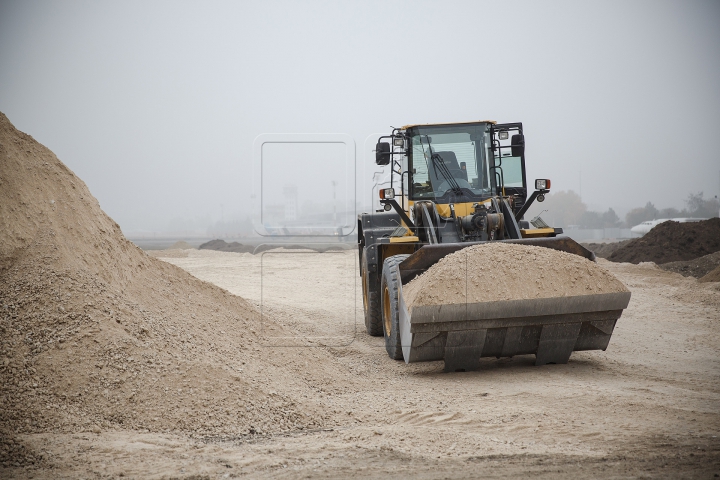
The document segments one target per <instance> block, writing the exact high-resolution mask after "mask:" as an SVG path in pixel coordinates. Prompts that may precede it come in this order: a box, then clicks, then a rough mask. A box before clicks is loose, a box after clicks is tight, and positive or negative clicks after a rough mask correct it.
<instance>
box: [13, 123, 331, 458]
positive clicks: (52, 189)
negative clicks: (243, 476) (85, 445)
mask: <svg viewBox="0 0 720 480" xmlns="http://www.w3.org/2000/svg"><path fill="white" fill-rule="evenodd" d="M0 219H1V224H0V405H2V407H1V408H0V440H1V441H0V463H3V464H7V463H8V462H10V463H11V464H14V462H18V463H19V464H22V463H23V462H34V461H37V460H38V459H37V454H32V453H27V452H26V453H27V454H23V453H22V452H23V449H22V446H21V445H19V444H18V443H17V442H15V443H14V442H13V440H12V439H11V438H12V437H13V436H14V435H15V434H18V433H32V432H46V431H52V432H78V431H101V430H105V429H116V428H121V429H135V430H143V429H146V430H149V431H182V432H186V433H190V434H241V433H248V432H250V433H253V432H258V431H262V432H272V431H282V430H287V429H297V428H307V427H310V426H313V425H317V424H318V422H321V421H322V419H323V417H324V416H323V415H322V414H318V413H317V412H312V411H308V409H305V410H303V409H302V408H300V407H299V406H298V405H297V404H296V399H295V398H292V397H290V396H286V395H283V394H281V393H275V392H274V391H273V390H274V389H272V388H271V385H270V382H269V381H268V380H267V379H268V377H269V376H272V378H273V380H274V381H277V382H279V383H284V384H285V385H293V384H294V382H296V383H297V382H298V381H301V380H297V379H296V378H295V376H294V375H293V373H292V372H284V371H282V370H280V369H275V370H272V365H269V364H268V362H267V360H266V358H267V355H269V354H270V353H266V352H265V351H264V350H263V349H262V348H261V343H260V341H259V340H258V335H257V334H256V333H255V329H257V328H258V326H259V325H258V323H259V322H258V318H257V316H256V312H255V310H254V308H253V307H251V306H250V305H249V304H248V303H247V302H245V301H244V300H243V299H241V298H239V297H236V296H233V295H230V294H229V293H227V292H226V291H224V290H222V289H220V288H218V287H215V286H213V285H210V284H207V283H204V282H202V281H200V280H198V279H196V278H194V277H192V276H190V275H189V274H187V273H186V272H184V271H183V270H181V269H179V268H177V267H175V266H173V265H170V264H168V263H165V262H162V261H159V260H156V259H154V258H151V257H149V256H148V255H146V254H145V253H144V252H143V251H142V250H140V249H139V248H137V247H136V246H134V245H133V244H132V243H131V242H129V241H128V240H126V239H125V238H124V237H123V235H122V233H121V231H120V228H119V227H118V225H117V224H116V223H115V222H114V221H113V220H112V219H111V218H110V217H108V216H107V215H106V214H105V213H104V212H103V211H102V210H101V209H100V206H99V205H98V202H97V200H96V199H95V198H94V197H93V196H92V195H91V194H90V192H89V191H88V189H87V187H86V186H85V184H84V183H83V182H82V181H81V180H80V179H79V178H77V177H76V176H75V175H74V174H73V173H72V172H71V171H70V170H69V169H68V168H67V167H66V166H65V165H64V164H63V163H62V162H60V160H58V159H57V157H55V155H54V154H53V153H52V152H51V151H49V150H48V149H47V148H45V147H44V146H42V145H40V144H39V143H38V142H36V141H35V140H34V139H33V138H32V137H30V136H29V135H26V134H24V133H22V132H20V131H18V130H16V129H15V127H14V126H13V125H12V124H11V123H10V121H9V120H8V119H7V117H5V116H4V115H3V114H2V113H0ZM264 328H266V329H267V328H273V326H272V325H265V327H264ZM286 391H287V389H286ZM33 455H35V456H33Z"/></svg>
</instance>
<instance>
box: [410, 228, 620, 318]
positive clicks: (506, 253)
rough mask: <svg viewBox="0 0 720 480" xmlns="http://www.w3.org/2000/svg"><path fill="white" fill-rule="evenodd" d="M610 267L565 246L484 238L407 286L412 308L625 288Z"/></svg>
mask: <svg viewBox="0 0 720 480" xmlns="http://www.w3.org/2000/svg"><path fill="white" fill-rule="evenodd" d="M627 291H628V290H627V288H625V286H624V285H623V284H622V283H621V282H620V281H619V280H618V279H616V278H615V277H614V276H613V275H612V274H611V273H610V272H608V271H607V270H605V269H604V268H602V267H600V266H599V265H597V264H596V263H594V262H591V261H589V260H587V259H585V258H582V257H579V256H577V255H573V254H570V253H566V252H560V251H557V250H552V249H549V248H544V247H535V246H531V245H516V244H511V243H499V242H498V243H485V244H481V245H472V246H470V247H467V248H464V249H462V250H458V251H457V252H454V253H452V254H450V255H448V256H446V257H444V258H442V259H441V260H440V261H439V262H438V263H436V264H435V265H433V266H432V267H430V268H429V269H428V270H427V271H426V272H424V273H423V274H422V275H420V276H418V277H416V278H415V279H413V280H412V281H411V282H409V283H408V284H407V285H406V286H404V287H403V297H404V299H405V301H406V304H407V306H408V308H410V309H411V308H412V307H413V306H415V305H446V304H454V303H465V302H467V303H475V302H487V301H494V300H514V299H529V298H549V297H565V296H574V295H592V294H596V293H614V292H627Z"/></svg>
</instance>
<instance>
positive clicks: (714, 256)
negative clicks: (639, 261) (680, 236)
mask: <svg viewBox="0 0 720 480" xmlns="http://www.w3.org/2000/svg"><path fill="white" fill-rule="evenodd" d="M718 266H720V251H717V252H715V253H711V254H709V255H705V256H702V257H699V258H694V259H692V260H687V261H685V262H669V263H663V264H662V265H659V267H660V268H662V269H663V270H667V271H669V272H675V273H679V274H680V275H682V276H683V277H695V278H701V277H704V276H705V275H707V274H708V273H710V272H711V271H713V270H714V269H715V268H717V267H718Z"/></svg>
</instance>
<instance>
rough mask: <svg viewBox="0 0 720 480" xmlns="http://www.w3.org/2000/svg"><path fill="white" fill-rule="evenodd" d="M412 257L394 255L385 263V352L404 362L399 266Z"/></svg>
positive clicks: (383, 312) (382, 308)
mask: <svg viewBox="0 0 720 480" xmlns="http://www.w3.org/2000/svg"><path fill="white" fill-rule="evenodd" d="M409 256H410V255H393V256H392V257H388V258H386V259H385V262H384V263H383V271H382V281H381V282H380V292H381V297H380V299H381V300H380V305H381V312H382V327H383V334H384V336H385V350H386V351H387V353H388V356H389V357H390V358H392V359H393V360H402V359H403V353H402V345H401V343H400V299H399V291H400V272H399V270H398V269H397V266H398V265H399V264H400V263H401V262H402V261H403V260H405V259H406V258H407V257H409Z"/></svg>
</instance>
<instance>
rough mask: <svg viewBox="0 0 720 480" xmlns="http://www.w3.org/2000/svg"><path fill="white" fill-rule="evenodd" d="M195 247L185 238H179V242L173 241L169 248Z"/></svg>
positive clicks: (188, 248)
mask: <svg viewBox="0 0 720 480" xmlns="http://www.w3.org/2000/svg"><path fill="white" fill-rule="evenodd" d="M191 248H193V247H192V246H191V245H190V244H189V243H187V242H186V241H185V240H178V241H177V242H175V243H173V244H172V245H171V246H170V248H168V250H190V249H191Z"/></svg>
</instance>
